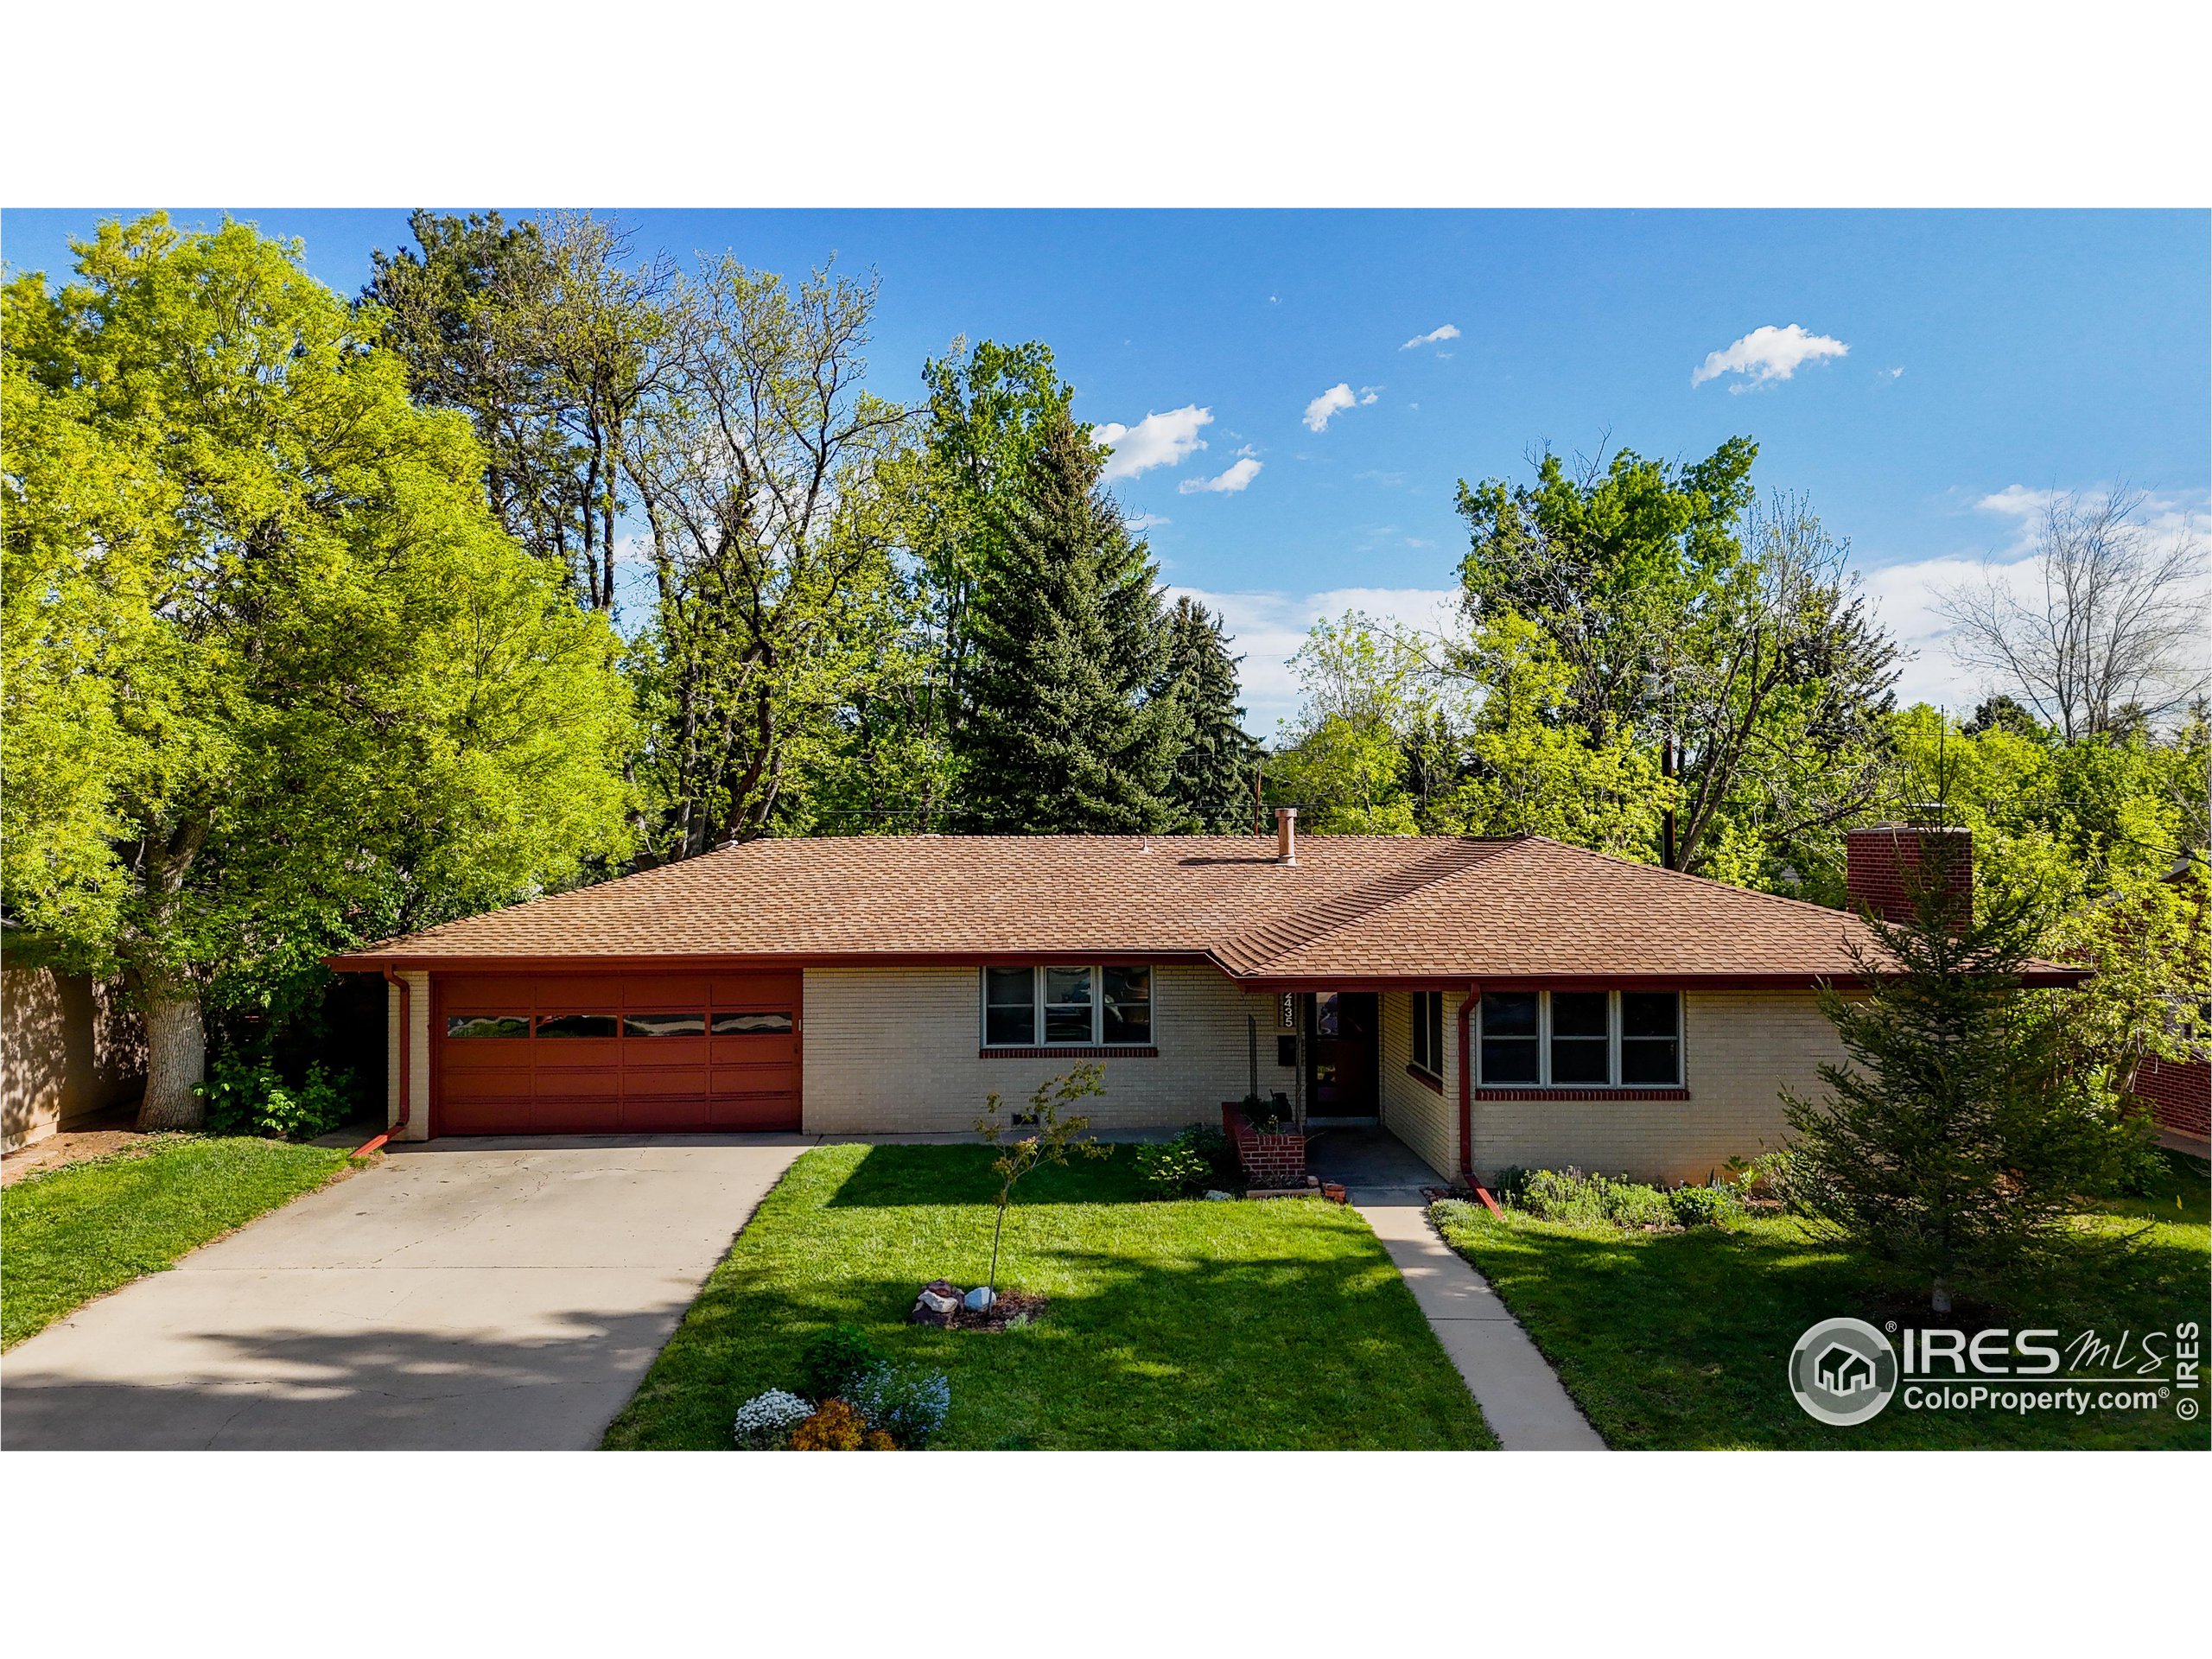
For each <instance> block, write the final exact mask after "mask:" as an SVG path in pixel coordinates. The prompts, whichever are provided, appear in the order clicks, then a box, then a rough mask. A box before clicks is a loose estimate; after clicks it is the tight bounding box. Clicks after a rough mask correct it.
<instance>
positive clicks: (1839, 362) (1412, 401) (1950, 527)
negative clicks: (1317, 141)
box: [0, 209, 2212, 732]
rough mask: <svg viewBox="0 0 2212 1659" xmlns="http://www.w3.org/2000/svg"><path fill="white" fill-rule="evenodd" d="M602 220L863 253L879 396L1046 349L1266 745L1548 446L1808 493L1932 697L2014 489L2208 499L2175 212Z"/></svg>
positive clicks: (308, 219) (2202, 219)
mask: <svg viewBox="0 0 2212 1659" xmlns="http://www.w3.org/2000/svg"><path fill="white" fill-rule="evenodd" d="M101 216H102V215H101V214H100V213H95V212H91V211H86V212H50V211H23V212H10V213H6V214H5V215H4V217H3V218H0V253H4V256H5V257H6V259H7V261H8V264H9V265H10V268H11V269H13V270H47V271H48V273H49V274H54V273H55V272H58V271H59V270H61V269H62V268H63V267H65V266H66V265H67V263H68V254H67V238H68V237H69V236H71V235H73V234H79V233H82V232H84V231H86V230H87V229H88V228H89V227H90V226H92V224H93V223H94V222H95V221H96V220H97V219H99V217H101ZM218 216H219V215H218V214H216V213H213V212H201V211H197V210H193V211H185V212H181V213H179V214H178V217H180V218H181V219H185V220H187V221H188V222H203V221H212V220H213V219H215V218H216V217H218ZM238 217H241V218H245V219H252V220H254V221H255V222H256V223H257V224H258V225H260V226H261V227H262V228H263V229H264V231H267V232H272V233H277V234H283V235H290V236H298V237H300V238H303V239H304V241H305V243H306V245H307V257H308V265H309V268H310V269H311V270H314V272H315V274H316V275H317V276H318V277H321V278H322V279H323V280H324V281H326V282H327V283H330V284H331V285H332V286H334V287H335V288H337V289H340V290H342V291H346V292H351V291H353V289H357V288H358V287H359V285H360V283H362V281H363V280H365V277H366V274H367V270H368V267H369V253H370V251H371V250H372V248H377V247H392V246H396V245H400V244H401V243H402V242H403V241H404V239H405V217H406V216H405V214H404V213H402V212H396V211H395V212H381V211H352V210H349V211H314V212H302V211H293V210H252V209H241V210H238ZM623 217H624V218H625V219H627V220H628V221H629V222H631V223H632V224H633V225H634V226H635V227H636V229H637V234H638V238H639V244H640V245H656V246H659V247H662V248H665V249H667V250H668V251H671V253H674V254H676V255H677V256H678V257H682V258H685V259H688V258H690V257H691V256H692V255H694V254H695V253H697V252H701V251H708V252H717V253H718V252H720V251H721V250H723V249H726V248H727V249H731V250H734V251H735V252H736V253H737V254H738V255H739V257H741V258H743V259H744V260H746V261H747V263H748V264H753V265H756V266H760V267H764V268H766V269H770V270H782V271H785V272H790V273H795V272H798V271H799V270H803V269H804V268H805V267H806V266H808V265H810V264H814V263H817V262H818V261H820V260H821V259H823V257H826V256H827V255H828V254H829V253H830V252H831V251H836V253H837V255H838V257H839V260H840V263H841V264H842V265H843V266H844V267H846V268H848V269H853V268H866V267H873V268H874V270H876V271H878V272H879V273H880V276H881V277H882V295H881V301H880V310H879V314H878V322H877V327H876V334H875V340H874V346H873V348H872V350H871V353H870V356H871V364H872V373H871V384H872V385H874V387H875V389H876V390H877V391H880V392H882V393H883V394H885V395H887V396H891V397H899V396H901V395H903V394H906V393H909V392H911V391H912V390H913V389H914V387H915V385H916V384H917V382H916V376H917V371H918V367H919V365H920V364H921V362H922V360H923V359H924V358H925V357H927V356H929V355H931V354H934V353H939V352H941V351H942V350H943V349H944V346H945V345H946V343H947V342H948V341H949V340H950V339H951V338H952V337H953V336H954V335H955V334H967V335H969V337H971V338H977V339H980V338H993V339H998V340H1021V339H1030V338H1035V339H1040V340H1046V341H1047V342H1048V343H1049V344H1050V345H1051V346H1052V348H1053V351H1054V353H1056V355H1057V357H1058V361H1059V364H1060V367H1061V369H1062V372H1064V373H1065V375H1066V376H1067V378H1069V379H1070V380H1071V381H1072V382H1073V384H1074V385H1075V386H1076V387H1077V413H1078V414H1079V415H1080V416H1083V417H1084V418H1085V419H1087V420H1089V421H1090V422H1091V423H1094V424H1097V425H1102V426H1103V425H1106V424H1108V423H1115V424H1118V425H1120V426H1122V427H1124V428H1128V429H1131V431H1130V433H1129V435H1128V436H1127V437H1125V438H1123V439H1122V442H1121V444H1120V450H1121V454H1119V456H1118V457H1117V461H1118V462H1119V470H1121V471H1122V473H1123V474H1124V475H1123V476H1121V477H1119V478H1118V479H1117V480H1116V490H1117V492H1118V493H1119V494H1120V496H1121V498H1122V501H1123V503H1124V505H1126V507H1127V508H1128V511H1129V512H1130V513H1131V514H1132V515H1142V516H1143V517H1144V518H1146V519H1147V520H1148V523H1147V530H1146V534H1147V537H1148V538H1149V539H1150V541H1151V543H1152V546H1153V549H1154V552H1155V554H1156V555H1157V556H1159V559H1160V563H1161V566H1162V570H1163V576H1164V579H1165V580H1166V582H1169V583H1170V584H1172V585H1173V586H1175V587H1176V588H1187V589H1190V590H1193V591H1196V592H1198V593H1201V594H1205V595H1207V596H1208V597H1209V598H1211V600H1212V601H1214V602H1216V603H1217V604H1219V605H1220V606H1221V607H1223V608H1224V610H1225V611H1226V612H1227V613H1228V615H1229V617H1230V621H1231V624H1232V626H1234V627H1235V628H1236V631H1237V632H1238V633H1239V636H1240V640H1241V648H1242V649H1243V650H1245V651H1246V652H1248V660H1247V662H1246V664H1245V686H1246V694H1247V697H1248V701H1249V704H1250V707H1251V713H1252V720H1251V724H1252V725H1253V727H1254V728H1255V730H1260V731H1262V732H1264V731H1267V730H1269V729H1271V728H1272V727H1273V725H1274V720H1275V718H1276V717H1277V716H1278V715H1282V714H1285V713H1287V712H1288V711H1289V709H1290V708H1291V707H1292V705H1293V701H1294V699H1293V696H1292V692H1291V688H1290V683H1289V680H1288V677H1287V671H1285V669H1284V668H1283V666H1282V659H1283V658H1284V657H1285V656H1286V655H1287V652H1289V651H1290V650H1292V649H1294V646H1295V645H1296V642H1297V639H1298V637H1299V635H1300V633H1301V632H1302V631H1303V629H1304V628H1305V627H1306V626H1307V624H1308V623H1310V621H1311V620H1313V618H1314V617H1315V616H1316V615H1318V614H1323V613H1335V612H1336V611H1338V610H1341V609H1343V608H1344V607H1346V606H1350V605H1357V606H1361V607H1364V608H1367V609H1369V610H1370V611H1371V612H1374V613H1377V614H1381V615H1386V616H1395V617H1398V618H1401V619H1403V620H1414V621H1420V620H1425V619H1426V618H1427V617H1429V616H1431V615H1433V613H1435V612H1436V610H1437V608H1438V607H1439V606H1440V604H1441V603H1443V602H1445V599H1446V596H1447V595H1448V594H1449V591H1450V589H1451V587H1452V581H1453V571H1454V568H1455V566H1456V564H1457V563H1458V560H1459V555H1460V552H1461V550H1463V548H1464V545H1465V532H1464V529H1463V527H1462V526H1461V524H1460V523H1459V519H1458V518H1456V517H1455V515H1454V514H1453V513H1452V493H1453V486H1454V484H1455V482H1456V480H1459V479H1460V478H1462V477H1465V478H1469V479H1478V478H1483V477H1487V476H1492V475H1501V474H1502V475H1506V476H1521V475H1524V474H1525V473H1526V471H1527V463H1526V461H1525V459H1524V457H1525V455H1526V454H1527V452H1528V451H1529V449H1530V448H1532V447H1533V446H1535V445H1539V444H1541V443H1543V442H1549V443H1551V444H1552V445H1553V446H1554V447H1555V448H1559V449H1560V450H1562V451H1565V452H1567V453H1570V454H1571V453H1573V452H1574V451H1577V450H1588V449H1591V448H1593V447H1595V446H1597V445H1598V444H1599V443H1600V442H1605V441H1606V440H1607V439H1608V437H1610V441H1611V443H1613V444H1615V445H1620V446H1626V447H1628V448H1634V449H1637V450H1639V451H1641V452H1642V453H1643V454H1650V455H1664V456H1688V455H1694V454H1703V453H1705V452H1707V451H1708V450H1710V449H1711V448H1713V445H1714V444H1716V443H1718V442H1719V441H1720V440H1721V439H1723V438H1725V437H1726V436H1728V435H1731V434H1734V433H1748V434H1750V435H1752V436H1754V437H1756V438H1757V439H1758V442H1759V444H1760V455H1759V461H1758V468H1757V471H1756V473H1755V477H1756V478H1757V479H1758V480H1759V481H1760V482H1761V483H1762V484H1763V485H1764V486H1772V487H1779V488H1785V489H1793V490H1802V491H1803V492H1805V493H1808V495H1809V496H1810V497H1811V499H1812V501H1813V503H1814V505H1815V508H1816V509H1817V510H1818V511H1819V512H1821V515H1822V517H1823V518H1824V519H1825V520H1826V521H1827V524H1828V525H1829V527H1830V528H1831V529H1832V530H1833V531H1836V532H1837V533H1839V534H1840V535H1842V536H1845V537H1848V538H1849V540H1850V542H1851V543H1852V547H1853V558H1854V563H1856V564H1857V566H1858V567H1859V569H1860V570H1861V572H1862V573H1863V574H1864V575H1865V576H1866V581H1867V582H1868V585H1869V586H1870V588H1872V590H1873V591H1874V593H1875V594H1876V597H1877V599H1878V602H1879V603H1880V604H1881V605H1882V607H1883V608H1884V611H1885V615H1886V616H1888V618H1889V620H1891V625H1892V626H1894V627H1896V628H1897V630H1898V632H1900V633H1902V634H1904V636H1905V637H1906V638H1907V639H1909V640H1910V641H1911V642H1913V643H1914V644H1915V645H1916V647H1917V648H1918V652H1919V654H1918V657H1917V658H1916V661H1915V662H1914V663H1913V664H1911V666H1910V668H1909V670H1908V672H1907V677H1906V682H1905V690H1907V692H1908V693H1909V694H1916V695H1926V696H1935V697H1936V698H1938V699H1940V700H1942V701H1945V702H1949V703H1952V704H1953V705H1955V706H1958V705H1967V706H1970V704H1971V702H1972V699H1973V697H1974V695H1975V693H1976V691H1977V690H1978V689H1979V688H1977V687H1976V686H1974V684H1973V683H1970V682H1968V681H1967V680H1965V679H1963V678H1961V676H1960V675H1959V673H1958V671H1956V670H1955V668H1953V667H1952V665H1951V664H1950V663H1949V661H1948V657H1947V655H1946V653H1945V652H1944V650H1943V648H1942V643H1941V641H1940V639H1936V637H1935V636H1934V633H1933V631H1932V630H1933V624H1932V622H1931V620H1930V619H1929V616H1928V614H1927V598H1928V594H1929V589H1930V588H1931V586H1933V585H1935V584H1937V583H1940V582H1942V581H1945V580H1951V579H1955V578H1956V577H1957V576H1958V575H1962V574H1964V572H1965V571H1966V569H1967V562H1968V561H1971V560H1974V559H1976V558H1980V557H1984V556H1998V557H1999V558H2000V559H2001V558H2006V557H2016V556H2017V555H2018V550H2019V546H2020V543H2021V537H2022V535H2023V532H2024V524H2025V521H2026V518H2027V514H2026V512H2024V509H2026V508H2029V507H2031V506H2032V505H2033V504H2034V501H2035V499H2036V497H2037V493H2039V492H2043V491H2047V490H2050V489H2053V488H2057V489H2074V488H2089V487H2095V486H2100V485H2102V484H2104V483H2106V482H2107V481H2109V480H2113V479H2116V478H2122V477H2124V478H2126V479H2128V480H2132V481H2133V483H2135V484H2136V485H2138V486H2142V487H2144V488H2145V489H2147V490H2149V491H2150V492H2151V493H2152V495H2153V497H2154V498H2155V499H2156V502H2157V503H2158V506H2157V511H2158V512H2160V513H2161V514H2163V515H2164V517H2165V518H2167V519H2168V520H2169V522H2171V523H2179V522H2180V521H2181V520H2182V519H2183V518H2185V517H2186V516H2188V515H2190V514H2194V515H2196V517H2197V518H2199V519H2200V520H2201V519H2202V518H2203V517H2204V516H2205V508H2206V503H2207V497H2208V492H2209V491H2212V460H2208V456H2212V367H2209V366H2208V365H2212V305H2209V304H2208V299H2207V296H2208V292H2212V230H2209V229H2208V226H2212V220H2208V218H2207V216H2206V215H2204V214H2202V213H2122V212H2082V213H2049V212H2038V213H2003V212H1976V213H1935V212H1915V213H1845V212H1825V213H1765V212H1726V213H1669V212H1651V211H1643V212H1622V213H1599V212H1557V213H1534V212H1530V213H1520V212H1428V213H1392V212H1347V213H1332V212H1297V213H1259V212H1206V211H1195V210H1184V211H1172V212H1142V213H1119V212H1116V213H1108V212H1089V213H1078V212H1042V213H1027V212H989V213H976V212H959V213H935V212H924V211H907V210H901V211H893V212H853V211H840V212H720V211H717V212H687V213H669V212H649V213H634V214H625V215H623ZM1447 327H1448V328H1450V329H1452V330H1455V331H1456V333H1453V334H1448V335H1446V336H1444V337H1441V338H1438V339H1433V340H1427V341H1426V342H1425V343H1422V344H1420V345H1415V346H1408V345H1407V344H1406V342H1408V341H1412V340H1417V339H1421V337H1423V336H1428V335H1431V334H1433V333H1435V331H1439V330H1442V329H1446V328H1447ZM1745 342H1748V343H1745ZM1709 359H1710V360H1711V365H1712V370H1713V372H1711V373H1710V374H1709V375H1708V376H1707V378H1702V379H1700V378H1699V376H1700V371H1701V369H1702V368H1704V367H1705V365H1707V364H1708V360H1709ZM1338 387H1342V388H1344V391H1342V392H1338V393H1335V394H1334V396H1333V397H1332V396H1331V394H1332V392H1333V390H1334V389H1335V388H1338ZM1317 399H1319V400H1322V401H1321V402H1320V403H1319V404H1318V405H1317V404H1316V400H1317ZM1338 405H1344V406H1338ZM1147 416H1151V417H1153V420H1152V423H1151V424H1150V425H1148V426H1147V425H1145V424H1144V423H1145V422H1146V420H1147ZM1324 417H1325V418H1324ZM1144 461H1148V462H1150V463H1151V464H1149V465H1145V466H1143V467H1142V468H1141V470H1138V471H1135V473H1134V474H1133V475H1132V474H1129V471H1128V469H1129V468H1130V467H1133V466H1135V465H1136V464H1137V463H1139V462H1144ZM1201 484H1211V485H1213V486H1215V487H1211V488H1200V487H1198V486H1200V485H1201Z"/></svg>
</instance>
